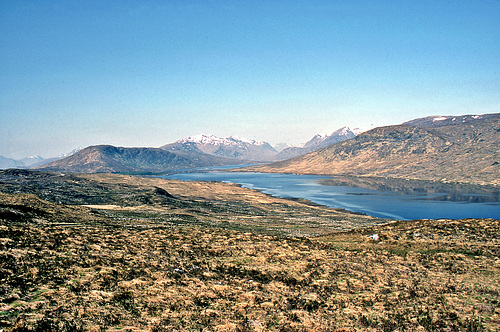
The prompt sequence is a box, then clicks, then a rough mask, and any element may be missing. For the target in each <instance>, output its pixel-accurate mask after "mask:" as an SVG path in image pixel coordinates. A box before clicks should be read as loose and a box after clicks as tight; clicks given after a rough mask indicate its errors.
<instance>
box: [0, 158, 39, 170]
mask: <svg viewBox="0 0 500 332" xmlns="http://www.w3.org/2000/svg"><path fill="white" fill-rule="evenodd" d="M44 160H45V159H44V158H42V157H40V156H29V157H26V158H23V159H20V160H15V159H11V158H5V157H2V156H0V169H6V168H30V167H32V166H33V165H37V164H39V163H41V162H43V161H44Z"/></svg>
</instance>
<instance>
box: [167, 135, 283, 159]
mask: <svg viewBox="0 0 500 332" xmlns="http://www.w3.org/2000/svg"><path fill="white" fill-rule="evenodd" d="M161 148H162V149H164V150H169V151H195V150H199V151H201V152H204V153H207V154H211V155H214V156H219V157H226V158H234V159H239V160H246V161H250V160H253V161H270V160H273V159H274V156H275V155H276V154H277V153H278V152H277V151H276V150H275V149H274V148H273V147H272V146H271V145H269V143H267V142H264V141H255V140H251V139H245V138H241V137H238V136H230V137H217V136H214V135H197V136H190V137H186V138H183V139H180V140H178V141H177V142H175V143H171V144H167V145H164V146H162V147H161Z"/></svg>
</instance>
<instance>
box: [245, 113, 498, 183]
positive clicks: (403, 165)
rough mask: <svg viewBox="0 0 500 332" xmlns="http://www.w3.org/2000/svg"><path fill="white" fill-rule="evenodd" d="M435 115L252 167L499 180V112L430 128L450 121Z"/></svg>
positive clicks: (326, 172) (314, 171)
mask: <svg viewBox="0 0 500 332" xmlns="http://www.w3.org/2000/svg"><path fill="white" fill-rule="evenodd" d="M441 118H444V117H441ZM457 118H458V117H457ZM433 119H436V117H434V118H426V119H417V120H414V121H412V122H410V123H413V124H418V125H419V126H415V125H413V126H411V125H407V124H404V125H397V126H388V127H380V128H375V129H373V130H370V131H368V132H365V133H363V134H361V135H359V136H356V137H355V138H352V139H350V140H347V141H344V142H341V143H338V144H335V145H331V146H328V147H326V148H323V149H321V150H318V151H316V152H312V153H310V154H307V155H304V156H300V157H297V158H294V159H291V160H286V161H283V162H278V163H274V164H269V165H265V166H259V167H257V166H256V167H252V168H250V169H251V170H254V171H264V172H285V173H302V174H329V175H335V174H338V175H341V174H342V175H357V176H378V177H393V178H411V179H424V180H439V181H445V182H446V181H453V182H469V183H491V184H500V148H499V146H500V117H499V116H498V115H485V116H480V117H476V118H473V119H472V120H471V119H468V118H467V119H466V118H465V117H464V118H463V119H462V118H460V119H461V120H460V121H457V120H454V121H453V120H452V119H453V118H451V119H450V121H449V123H450V124H445V125H440V126H434V128H429V127H431V126H430V124H431V123H433V122H436V121H446V120H436V121H433ZM438 119H439V118H438ZM464 119H465V121H462V120H464ZM440 123H441V122H440Z"/></svg>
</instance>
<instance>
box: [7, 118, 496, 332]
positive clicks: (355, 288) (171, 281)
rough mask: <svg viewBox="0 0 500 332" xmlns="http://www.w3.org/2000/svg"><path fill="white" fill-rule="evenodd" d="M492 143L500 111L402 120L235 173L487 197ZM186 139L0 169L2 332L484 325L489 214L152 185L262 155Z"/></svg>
mask: <svg viewBox="0 0 500 332" xmlns="http://www.w3.org/2000/svg"><path fill="white" fill-rule="evenodd" d="M341 132H344V131H341ZM499 135H500V118H499V117H498V115H491V116H484V117H481V116H477V117H467V116H464V117H456V118H447V117H431V118H424V119H416V120H414V121H413V122H412V123H405V124H401V125H396V126H388V127H380V128H375V129H373V130H371V131H368V132H365V133H362V134H359V135H357V136H353V137H351V138H349V139H346V140H342V141H339V142H336V143H335V144H332V145H328V146H326V147H321V148H319V150H316V151H312V152H309V153H307V154H305V155H302V156H298V157H295V158H292V159H288V160H285V161H279V162H274V163H268V164H266V165H256V166H251V167H247V168H245V169H236V170H235V171H245V172H248V171H259V172H281V173H301V174H329V175H335V177H334V178H331V179H325V180H324V181H323V182H322V183H321V185H325V186H328V185H339V184H340V185H356V186H359V187H362V188H367V189H375V190H386V189H390V190H396V191H401V192H405V193H407V192H410V193H411V192H424V191H426V190H427V191H429V192H436V193H439V192H441V191H443V190H448V189H449V187H453V188H454V190H455V189H456V190H457V192H459V190H460V188H465V187H467V188H471V187H473V188H475V189H474V190H475V193H477V194H478V195H476V196H477V197H479V196H481V195H483V194H484V195H483V196H485V197H487V196H488V195H489V194H491V193H492V195H493V196H492V197H493V199H497V196H498V185H499V184H500V183H499V182H498V181H499V177H498V174H499V169H498V167H499V163H498V162H497V160H499V159H498V158H499V155H498V154H499V151H498V142H499ZM198 138H199V142H198V141H196V140H197V139H198ZM198 138H194V139H193V138H191V139H190V140H187V141H186V142H183V143H182V142H177V143H176V144H174V145H167V146H163V147H162V148H120V147H114V146H110V145H101V146H91V147H88V148H85V149H82V150H80V151H77V152H76V153H74V154H72V155H70V156H67V157H65V158H63V159H59V160H56V161H54V162H52V163H48V164H46V165H42V166H39V167H38V168H37V169H31V170H30V169H7V170H3V171H0V329H1V330H4V331H9V332H14V331H15V332H26V331H102V330H106V331H200V330H201V331H289V332H291V331H325V332H326V331H337V330H338V331H357V330H373V331H394V330H409V331H421V330H426V331H436V330H449V331H483V330H485V331H495V330H498V328H499V326H500V287H499V285H500V278H499V276H500V264H499V262H500V249H499V248H500V236H499V234H500V221H499V220H498V219H490V218H483V219H479V218H469V219H458V220H453V219H450V218H447V217H443V218H440V219H435V220H432V219H422V220H409V221H391V220H387V219H381V218H376V217H373V216H370V215H366V214H362V213H353V212H349V211H347V210H343V209H335V208H329V207H327V206H324V205H320V204H317V203H313V202H311V201H308V200H305V199H301V198H295V199H292V198H279V197H274V196H271V195H266V194H264V193H263V192H260V191H257V190H251V189H247V188H244V187H243V186H241V185H237V184H230V183H223V182H216V181H181V180H175V179H162V178H158V177H153V175H157V174H162V173H164V172H166V171H175V170H179V169H184V168H196V167H210V166H214V165H219V166H223V165H238V164H241V163H245V162H251V161H252V160H247V159H246V158H249V156H250V154H247V153H249V152H250V151H251V150H252V149H254V146H253V145H260V146H263V147H265V150H266V151H268V152H269V151H270V150H269V149H268V147H267V146H266V145H265V144H261V143H259V142H256V141H252V142H250V141H247V143H248V144H250V143H251V144H250V145H252V148H251V149H250V146H245V145H244V144H242V143H239V141H237V139H236V138H234V137H233V138H231V139H227V140H226V139H218V138H214V137H210V138H209V139H208V140H207V139H206V137H205V138H203V137H198ZM204 139H205V141H203V140H204ZM316 139H318V140H319V141H321V140H323V139H324V140H326V138H324V137H323V138H322V137H316ZM319 141H317V142H319ZM228 142H229V143H228ZM235 142H238V143H236V145H235ZM242 142H243V141H242ZM249 142H250V143H249ZM181 143H182V144H181ZM222 143H224V144H226V143H227V144H229V145H228V146H225V147H224V148H221V146H220V144H222ZM311 144H312V143H311ZM229 146H231V148H229ZM240 147H243V150H238V149H239V148H240ZM292 150H293V151H295V152H297V150H296V149H292ZM252 151H253V152H252V153H256V154H254V155H257V154H259V153H260V156H261V158H264V157H263V156H264V154H262V150H260V152H259V150H252ZM284 151H285V150H284ZM293 151H292V152H290V151H288V152H290V153H295V152H293ZM282 152H283V151H282ZM302 152H304V150H302ZM271 154H272V155H276V154H277V151H275V152H272V153H271ZM269 156H270V155H268V157H269ZM251 158H254V157H251ZM251 158H250V159H251ZM266 158H267V157H266ZM273 158H275V157H273ZM264 159H265V158H264ZM269 161H270V160H269V159H268V162H269ZM117 173H121V174H117ZM134 174H135V175H134ZM409 180H412V181H409ZM410 183H411V184H410ZM476 196H471V195H469V196H467V198H466V199H468V200H470V199H478V198H477V197H476ZM446 199H447V198H446Z"/></svg>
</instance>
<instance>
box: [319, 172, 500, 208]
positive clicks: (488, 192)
mask: <svg viewBox="0 0 500 332" xmlns="http://www.w3.org/2000/svg"><path fill="white" fill-rule="evenodd" d="M319 183H321V184H322V185H325V186H347V187H353V188H365V189H370V190H373V191H378V192H391V193H398V194H400V195H411V196H415V197H414V199H420V200H432V201H443V202H444V201H451V202H468V203H487V202H500V188H498V187H494V186H481V185H471V184H452V183H442V182H436V181H424V180H403V179H385V178H368V177H362V178H360V177H332V178H328V179H323V180H320V181H319ZM347 194H349V195H360V196H361V195H374V193H347Z"/></svg>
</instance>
